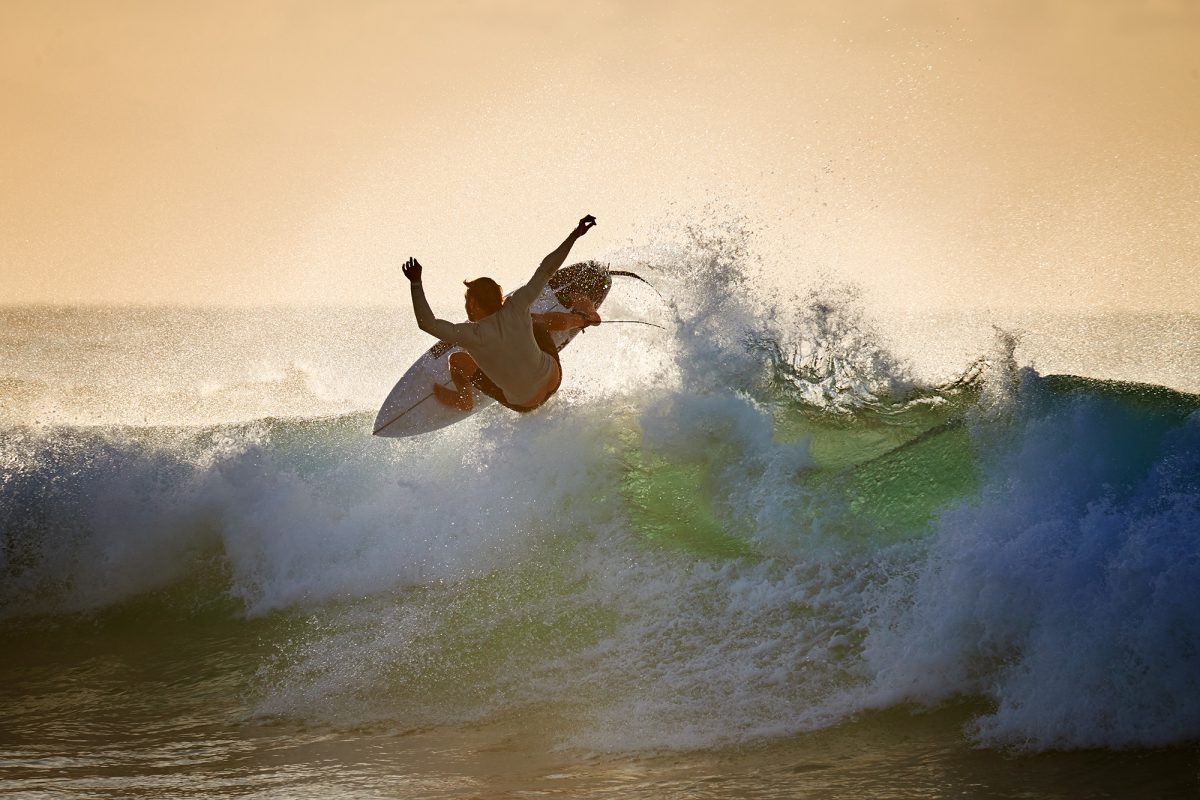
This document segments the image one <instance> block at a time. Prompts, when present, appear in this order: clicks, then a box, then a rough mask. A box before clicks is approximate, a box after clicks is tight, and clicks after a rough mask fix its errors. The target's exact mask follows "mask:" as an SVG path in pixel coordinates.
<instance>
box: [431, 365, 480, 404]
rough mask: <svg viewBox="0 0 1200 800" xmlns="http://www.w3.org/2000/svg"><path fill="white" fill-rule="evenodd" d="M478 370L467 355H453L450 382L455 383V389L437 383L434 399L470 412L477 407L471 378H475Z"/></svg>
mask: <svg viewBox="0 0 1200 800" xmlns="http://www.w3.org/2000/svg"><path fill="white" fill-rule="evenodd" d="M478 370H479V367H478V366H476V364H475V359H473V358H471V357H470V356H469V355H467V354H466V353H462V352H459V353H451V354H450V380H452V381H454V389H448V388H446V387H445V386H442V385H441V384H440V383H435V384H434V385H433V395H434V397H436V398H437V399H438V400H439V401H441V402H442V403H444V404H446V405H448V406H450V407H452V408H457V409H458V410H459V411H470V410H471V409H473V408H474V407H475V398H474V397H473V396H472V394H471V390H472V387H471V378H473V377H475V373H476V372H477V371H478Z"/></svg>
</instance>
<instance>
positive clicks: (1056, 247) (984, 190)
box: [0, 0, 1200, 312]
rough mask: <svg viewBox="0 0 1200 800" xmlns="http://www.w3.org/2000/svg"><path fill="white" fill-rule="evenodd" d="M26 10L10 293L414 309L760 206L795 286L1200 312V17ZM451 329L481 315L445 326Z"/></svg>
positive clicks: (8, 64) (762, 233)
mask: <svg viewBox="0 0 1200 800" xmlns="http://www.w3.org/2000/svg"><path fill="white" fill-rule="evenodd" d="M843 5H845V4H842V3H830V2H827V1H826V0H822V1H821V2H780V3H761V2H750V3H748V4H747V3H737V4H735V3H727V2H694V1H690V2H644V1H639V2H581V3H577V4H571V3H566V2H549V3H541V2H447V3H420V4H417V3H399V2H366V1H364V0H345V1H343V2H334V1H333V0H329V1H328V2H300V1H297V2H281V1H280V2H242V1H240V0H239V1H238V2H220V1H218V2H186V3H185V2H165V1H164V0H155V1H153V2H150V1H148V2H120V0H108V1H106V2H92V1H90V0H89V1H88V2H57V1H56V0H5V1H4V2H3V3H0V91H2V92H3V97H4V102H3V112H0V113H2V115H3V124H2V125H0V143H2V144H3V148H2V150H0V220H2V223H0V237H2V238H0V302H50V303H67V304H71V303H130V302H133V303H188V304H197V303H236V304H246V303H254V304H257V303H268V304H276V303H300V304H309V303H317V304H323V303H339V304H341V303H350V304H355V303H392V302H397V303H400V304H403V303H404V302H406V297H405V295H404V294H403V292H402V287H403V284H402V281H403V278H402V277H401V275H400V273H399V265H400V263H402V261H403V260H404V259H405V258H406V257H408V256H409V255H416V256H417V257H418V258H420V259H421V260H422V262H423V263H425V264H426V267H427V270H428V277H427V278H426V282H427V284H428V285H430V293H431V295H432V296H433V297H434V298H435V301H436V300H437V299H439V298H440V299H442V300H443V301H444V302H448V301H449V298H454V297H458V296H459V294H460V292H461V284H459V283H458V281H459V280H461V279H462V278H464V277H476V276H478V275H480V274H492V275H494V276H495V277H497V278H498V279H499V280H500V281H501V282H502V283H505V284H506V285H513V284H515V283H516V282H517V281H518V280H523V279H524V277H525V276H526V274H527V273H528V272H529V270H531V269H532V267H533V266H535V265H536V263H537V261H538V260H539V259H540V258H541V256H542V255H544V254H545V253H546V252H547V251H548V250H550V249H552V248H553V247H554V246H555V245H556V244H557V243H558V241H560V240H561V239H562V237H563V235H565V234H566V232H567V231H569V229H570V228H571V226H572V225H573V224H574V221H575V220H576V219H578V217H579V216H581V215H582V214H584V213H588V212H590V213H593V214H595V215H596V216H597V217H598V218H599V219H600V226H599V227H598V228H597V229H596V230H595V231H593V232H592V233H590V234H589V235H588V237H587V238H586V239H585V240H584V241H583V242H582V243H581V244H580V245H579V250H577V253H576V254H577V255H578V256H579V257H592V256H604V255H605V254H606V253H615V252H618V251H621V250H623V249H627V248H629V247H641V246H647V245H653V244H655V243H658V242H662V241H665V240H668V239H670V238H671V237H673V236H676V235H677V233H678V228H679V227H680V226H682V225H683V224H685V223H687V222H689V221H695V222H697V223H699V224H709V223H710V222H713V221H720V220H722V219H729V218H733V217H738V216H741V217H743V218H745V219H746V220H748V221H749V225H750V227H752V228H754V229H755V230H756V231H757V234H756V236H755V239H754V242H753V247H754V249H755V250H756V252H758V253H760V254H761V255H762V258H763V263H764V264H765V266H766V268H767V270H768V274H769V277H770V279H772V280H776V281H778V282H780V283H783V284H788V283H793V282H797V281H799V282H803V281H805V280H808V279H809V278H810V277H811V276H812V275H815V274H818V273H828V274H832V275H834V276H837V277H839V278H844V279H847V280H851V281H854V282H857V283H858V284H860V285H861V286H862V287H863V288H864V290H865V291H866V292H867V293H868V296H870V297H872V298H874V299H876V300H880V301H885V302H890V303H900V304H907V305H912V306H925V307H951V308H953V307H964V306H996V307H1000V306H1007V307H1042V306H1044V307H1051V308H1068V309H1070V308H1078V309H1086V310H1094V309H1120V308H1136V309H1161V310H1172V311H1193V312H1200V289H1197V286H1196V284H1197V283H1198V280H1197V278H1198V277H1200V3H1198V2H1180V1H1179V0H1175V1H1171V0H1159V1H1157V2H1144V3H1143V2H1137V3H1114V2H1103V1H1102V0H1087V1H1081V2H1072V1H1069V0H1068V1H1065V2H1046V3H1042V2H1029V1H1028V0H1006V1H1005V2H958V3H949V2H947V3H935V2H860V3H854V4H849V5H848V7H847V8H844V9H843V8H841V6H843ZM446 310H447V311H449V309H446Z"/></svg>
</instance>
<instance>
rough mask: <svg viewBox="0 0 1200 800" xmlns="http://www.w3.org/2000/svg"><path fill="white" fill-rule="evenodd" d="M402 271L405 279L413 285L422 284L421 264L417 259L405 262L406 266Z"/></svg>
mask: <svg viewBox="0 0 1200 800" xmlns="http://www.w3.org/2000/svg"><path fill="white" fill-rule="evenodd" d="M400 269H402V270H404V277H406V278H408V279H409V280H410V281H412V282H413V283H420V282H421V262H420V261H417V260H416V259H415V258H410V259H409V260H408V261H405V262H404V266H403V267H401V268H400Z"/></svg>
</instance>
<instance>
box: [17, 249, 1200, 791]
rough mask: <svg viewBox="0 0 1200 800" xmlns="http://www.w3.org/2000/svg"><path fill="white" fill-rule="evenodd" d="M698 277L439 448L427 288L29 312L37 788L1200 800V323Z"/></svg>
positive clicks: (732, 263)
mask: <svg viewBox="0 0 1200 800" xmlns="http://www.w3.org/2000/svg"><path fill="white" fill-rule="evenodd" d="M657 258H658V260H657V261H656V262H655V263H651V264H636V263H631V264H629V265H628V266H634V267H636V268H638V269H640V270H644V271H645V274H646V275H647V277H649V278H651V280H652V281H653V282H655V284H656V285H657V286H658V287H659V289H660V290H661V291H662V293H663V295H664V297H666V298H667V300H666V301H663V300H659V299H658V297H657V296H656V295H655V294H654V293H653V292H650V291H649V290H647V289H646V288H645V287H643V286H641V285H638V284H619V285H618V287H617V288H616V289H614V292H613V295H612V299H611V300H610V305H609V307H608V308H607V313H608V315H609V316H610V317H613V318H622V319H629V318H640V319H655V320H658V321H661V322H663V323H664V324H666V325H667V326H668V330H667V331H658V330H655V329H652V328H647V327H644V326H635V325H624V326H616V325H614V326H610V327H608V328H604V327H602V328H600V329H597V330H593V331H589V332H588V333H587V335H586V336H583V337H580V338H579V339H578V340H577V341H576V342H575V343H573V344H572V346H571V348H570V349H569V350H567V351H565V352H564V356H563V360H564V366H565V367H566V371H567V378H566V380H565V381H564V386H563V389H562V391H561V392H560V394H559V395H558V396H557V397H556V398H555V400H554V401H553V402H552V403H551V404H550V405H548V406H547V407H546V408H544V409H543V410H542V411H540V412H539V413H536V414H533V415H526V416H520V417H518V416H516V415H511V414H508V413H507V412H505V411H504V410H503V409H490V410H488V411H486V412H483V413H481V414H479V415H477V416H476V417H474V418H472V419H471V420H470V421H468V422H465V423H463V424H461V425H458V426H456V427H454V428H451V429H447V430H444V431H440V432H437V433H434V434H430V435H428V436H425V437H421V438H418V439H412V440H384V439H377V438H372V437H371V436H370V435H369V432H370V427H371V421H372V419H373V417H374V412H375V410H376V407H377V405H378V403H379V402H380V401H381V400H382V398H383V397H384V395H385V394H386V392H387V390H388V389H389V388H390V386H391V383H392V382H393V381H394V380H395V379H396V378H397V377H398V376H399V374H400V373H401V372H403V370H404V369H405V368H406V367H407V365H408V364H409V363H410V362H411V360H412V359H413V358H415V357H416V355H417V354H418V353H419V352H421V350H423V349H424V347H425V346H427V341H426V340H425V339H424V338H423V337H422V336H421V335H420V334H419V332H417V331H415V329H414V326H413V324H412V323H411V319H410V312H409V309H408V308H407V305H406V304H405V302H404V301H405V298H404V297H403V296H401V295H400V294H398V296H397V303H396V307H395V308H373V309H338V310H328V309H326V310H312V309H309V310H297V309H218V308H213V309H163V308H49V307H9V308H5V309H3V310H0V795H3V796H5V797H89V798H91V797H96V798H99V797H113V798H116V797H135V796H136V797H226V796H228V797H272V798H274V797H297V798H299V797H314V798H315V797H321V798H331V797H332V798H383V797H487V798H491V797H527V796H562V797H621V798H628V797H633V798H637V797H646V798H651V797H655V798H657V797H821V798H860V797H1022V798H1055V797H1122V798H1124V797H1195V796H1197V795H1198V794H1200V749H1198V747H1197V745H1198V743H1200V396H1197V395H1196V394H1195V392H1197V391H1200V360H1198V359H1197V355H1198V354H1197V350H1196V342H1197V341H1200V319H1198V318H1196V317H1194V316H1186V315H1174V316H1171V315H1137V314H1115V313H1112V314H1103V315H1091V316H1088V315H1057V316H1055V315H1045V314H1042V315H1039V314H1034V313H1027V314H1025V315H1022V316H1020V317H1014V318H1011V319H1004V318H1002V317H1001V316H1000V315H988V314H981V313H976V314H972V315H948V314H935V313H932V312H929V313H923V312H920V311H917V312H912V311H906V312H897V311H894V310H893V311H890V312H889V311H879V310H876V311H871V310H869V309H867V308H866V307H864V305H863V304H862V302H861V300H860V299H859V298H858V296H857V295H856V294H855V292H853V291H852V290H850V289H847V288H845V287H836V286H835V287H830V286H825V287H819V288H817V289H815V290H813V291H811V292H808V293H806V294H803V295H800V296H798V297H794V298H787V299H786V300H784V299H780V298H779V297H777V296H776V294H775V293H772V292H767V291H764V290H761V289H759V288H756V287H757V284H756V283H755V281H754V280H753V279H752V276H748V275H746V274H745V273H744V272H743V271H741V268H740V266H739V263H738V260H737V259H738V253H737V249H736V248H729V247H725V246H721V245H719V244H717V245H715V244H713V243H712V242H711V241H710V242H698V243H694V245H693V246H691V247H690V248H686V247H685V248H681V249H679V250H678V251H675V252H672V253H671V254H670V255H669V256H662V255H659V256H658V257H657ZM622 266H627V265H622ZM731 275H733V276H734V277H736V278H737V280H734V281H730V276H731ZM995 325H998V326H999V327H994V326H995Z"/></svg>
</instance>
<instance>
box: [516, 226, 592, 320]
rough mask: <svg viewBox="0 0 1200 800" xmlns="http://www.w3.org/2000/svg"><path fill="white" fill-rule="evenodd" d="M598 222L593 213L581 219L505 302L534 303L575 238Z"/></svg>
mask: <svg viewBox="0 0 1200 800" xmlns="http://www.w3.org/2000/svg"><path fill="white" fill-rule="evenodd" d="M595 224H596V218H595V217H593V216H592V215H591V214H589V215H587V216H586V217H584V218H583V219H581V220H579V225H578V226H576V228H575V230H573V231H571V233H570V235H569V236H567V238H566V239H564V240H563V243H562V244H560V245H559V246H558V247H557V248H555V250H554V252H552V253H550V255H548V256H546V257H545V258H543V259H542V263H541V264H539V265H538V268H537V272H535V273H533V277H532V278H530V279H529V283H527V284H525V285H524V286H522V287H521V288H520V289H517V290H516V291H515V292H513V293H512V294H511V295H509V297H508V299H507V300H505V301H504V302H505V303H514V302H515V303H517V304H518V305H521V306H524V307H525V308H528V307H529V306H531V305H532V304H533V301H534V300H536V299H537V298H538V295H539V294H541V293H542V289H544V288H546V282H547V281H549V280H550V276H551V275H553V274H554V273H555V272H557V271H558V268H559V267H561V266H562V265H563V262H565V261H566V260H567V256H568V255H569V254H570V252H571V245H573V244H575V240H576V239H578V238H579V237H580V236H583V235H584V234H585V233H587V232H588V229H589V228H591V227H592V226H593V225H595Z"/></svg>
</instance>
